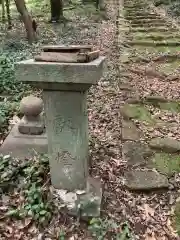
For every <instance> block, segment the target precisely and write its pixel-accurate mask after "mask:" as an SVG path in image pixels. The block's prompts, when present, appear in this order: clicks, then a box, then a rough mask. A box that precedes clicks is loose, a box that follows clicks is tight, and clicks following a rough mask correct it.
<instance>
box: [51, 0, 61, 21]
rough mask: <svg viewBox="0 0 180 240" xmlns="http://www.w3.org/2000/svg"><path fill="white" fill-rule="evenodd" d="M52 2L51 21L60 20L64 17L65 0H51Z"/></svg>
mask: <svg viewBox="0 0 180 240" xmlns="http://www.w3.org/2000/svg"><path fill="white" fill-rule="evenodd" d="M50 3H51V22H59V20H60V19H63V1H62V0H50Z"/></svg>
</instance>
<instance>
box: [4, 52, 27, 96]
mask: <svg viewBox="0 0 180 240" xmlns="http://www.w3.org/2000/svg"><path fill="white" fill-rule="evenodd" d="M24 58H25V56H24V55H23V52H11V51H2V50H1V52H0V94H10V95H15V96H14V99H16V100H17V99H19V98H20V97H22V94H23V93H24V91H25V90H26V91H27V90H29V89H30V88H29V87H28V86H26V85H24V84H22V83H21V82H18V83H17V80H16V78H15V69H14V64H15V62H17V61H20V60H22V59H24Z"/></svg>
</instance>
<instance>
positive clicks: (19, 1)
mask: <svg viewBox="0 0 180 240" xmlns="http://www.w3.org/2000/svg"><path fill="white" fill-rule="evenodd" d="M15 4H16V7H17V10H18V12H19V13H20V14H21V17H22V21H23V23H24V26H25V28H26V33H27V39H28V42H29V43H30V44H32V43H33V42H34V41H35V39H36V34H35V31H34V29H33V24H32V18H31V16H30V15H29V13H28V10H27V8H26V5H25V1H24V0H15Z"/></svg>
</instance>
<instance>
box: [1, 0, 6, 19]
mask: <svg viewBox="0 0 180 240" xmlns="http://www.w3.org/2000/svg"><path fill="white" fill-rule="evenodd" d="M1 4H2V22H3V23H4V22H5V5H4V0H2V1H1Z"/></svg>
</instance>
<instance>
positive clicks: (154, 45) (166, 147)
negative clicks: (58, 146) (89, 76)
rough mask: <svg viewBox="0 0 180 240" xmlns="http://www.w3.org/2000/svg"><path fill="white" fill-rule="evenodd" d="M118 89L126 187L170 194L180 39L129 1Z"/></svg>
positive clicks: (179, 164) (179, 110) (176, 166)
mask: <svg viewBox="0 0 180 240" xmlns="http://www.w3.org/2000/svg"><path fill="white" fill-rule="evenodd" d="M124 14H125V15H124V17H125V24H124V27H123V28H122V30H124V33H125V35H126V42H125V44H124V45H125V46H126V48H125V51H124V54H123V56H122V57H121V62H122V64H123V69H124V71H123V73H122V77H121V79H120V83H119V87H120V89H121V91H122V92H123V99H122V102H121V104H122V105H121V110H120V112H121V116H122V118H123V120H122V141H123V146H122V152H123V158H124V160H125V161H127V171H126V173H125V180H126V181H125V185H126V186H127V187H128V188H129V189H131V190H152V189H159V188H167V189H168V188H169V187H170V182H171V183H172V177H173V176H174V175H175V174H176V173H179V172H180V155H179V152H180V131H179V130H180V129H179V122H180V99H179V96H180V83H179V82H180V81H179V80H180V79H179V73H180V67H179V65H180V53H179V50H180V34H179V32H178V30H177V29H175V28H173V27H172V24H171V22H167V21H166V20H164V19H162V18H161V17H160V16H158V15H157V13H155V12H152V10H151V9H150V7H148V5H147V3H145V2H144V1H142V0H137V1H136V2H134V1H132V2H131V1H125V3H124Z"/></svg>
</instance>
